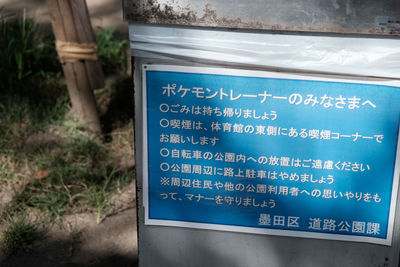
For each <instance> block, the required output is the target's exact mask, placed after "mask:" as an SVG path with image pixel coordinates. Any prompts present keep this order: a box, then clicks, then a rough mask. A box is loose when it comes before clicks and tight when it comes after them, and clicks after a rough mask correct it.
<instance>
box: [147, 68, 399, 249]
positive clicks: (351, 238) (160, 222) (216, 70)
mask: <svg viewBox="0 0 400 267" xmlns="http://www.w3.org/2000/svg"><path fill="white" fill-rule="evenodd" d="M166 69H168V70H169V71H177V72H189V73H190V72H193V73H209V74H225V75H227V74H229V75H241V76H248V77H254V76H255V75H259V76H260V77H268V78H285V79H296V80H301V79H303V80H314V81H334V82H346V83H363V84H379V85H395V84H396V82H390V81H389V82H388V81H386V82H382V81H372V80H361V79H359V80H355V79H352V80H349V79H344V78H342V79H338V78H335V79H333V78H323V77H320V76H310V75H306V74H302V75H295V74H283V73H279V74H278V73H273V72H264V71H263V72H260V71H246V70H240V69H226V68H212V67H208V68H205V67H201V68H199V67H190V70H191V71H187V69H188V67H187V66H185V67H181V66H174V65H151V64H150V65H144V66H143V69H142V83H143V84H142V88H143V91H142V92H143V95H142V103H143V104H142V105H143V110H142V112H143V113H142V114H143V118H142V119H143V128H142V130H143V132H142V134H143V148H144V150H143V190H144V191H143V198H144V201H143V206H144V208H145V214H144V223H145V224H148V225H160V226H178V227H190V228H197V229H207V230H223V231H232V232H244V233H256V234H270V235H279V236H291V237H308V238H316V239H328V240H341V241H355V242H371V243H376V244H382V245H388V246H390V245H391V240H392V234H393V227H394V218H395V209H396V205H395V203H396V200H397V192H398V190H397V189H398V184H399V149H398V148H399V138H397V151H396V164H395V170H394V177H393V184H392V195H391V208H390V213H389V226H388V235H387V238H386V239H380V238H379V239H378V238H373V237H360V236H349V235H338V234H328V233H323V234H321V233H310V232H301V231H288V230H275V229H258V228H251V227H244V226H227V225H218V224H206V223H194V222H181V221H170V220H155V219H150V218H149V209H148V208H147V207H148V184H147V182H148V176H147V175H148V173H147V169H148V168H147V162H148V154H147V149H146V147H147V144H148V140H147V111H146V107H147V102H146V101H147V96H146V88H147V87H146V76H145V74H146V70H161V71H162V70H164V71H165V70H166ZM184 69H185V70H186V71H184Z"/></svg>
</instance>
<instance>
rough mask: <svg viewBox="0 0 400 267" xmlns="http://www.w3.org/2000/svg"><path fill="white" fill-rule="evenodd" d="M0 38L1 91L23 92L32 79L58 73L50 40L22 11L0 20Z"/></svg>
mask: <svg viewBox="0 0 400 267" xmlns="http://www.w3.org/2000/svg"><path fill="white" fill-rule="evenodd" d="M0 36H1V38H0V62H1V63H2V64H0V88H2V90H12V91H15V90H22V91H24V90H26V85H29V84H30V80H31V79H32V78H34V77H35V76H43V75H46V73H50V72H53V73H54V72H60V70H61V66H60V64H59V63H58V61H57V56H56V52H55V49H54V40H53V38H52V36H51V35H49V34H44V32H43V31H39V27H38V25H37V24H36V23H35V22H33V20H30V19H28V18H27V17H26V13H25V11H24V12H23V13H22V14H20V15H6V16H2V17H0ZM28 87H29V86H28ZM28 90H29V88H28Z"/></svg>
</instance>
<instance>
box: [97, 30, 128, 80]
mask: <svg viewBox="0 0 400 267" xmlns="http://www.w3.org/2000/svg"><path fill="white" fill-rule="evenodd" d="M96 39H97V47H98V53H99V58H100V61H101V63H102V67H103V71H104V73H105V74H106V75H109V74H115V73H119V72H121V71H126V69H127V64H128V63H127V52H126V45H127V41H126V39H118V38H116V35H115V30H114V29H103V28H100V32H98V33H97V34H96Z"/></svg>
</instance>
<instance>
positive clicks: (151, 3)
mask: <svg viewBox="0 0 400 267" xmlns="http://www.w3.org/2000/svg"><path fill="white" fill-rule="evenodd" d="M133 2H134V3H132V4H130V6H129V7H128V8H127V9H128V12H127V13H126V14H125V18H126V19H128V20H130V21H133V22H137V23H148V24H167V25H184V26H204V27H218V28H235V29H256V30H273V31H296V32H331V33H345V34H346V33H353V34H354V33H356V34H376V35H400V31H395V30H390V31H383V30H380V29H370V30H368V31H367V30H363V29H346V28H343V27H340V26H329V25H326V24H322V23H320V25H318V24H316V25H315V24H314V25H299V26H288V25H282V24H276V23H275V24H272V23H266V22H264V21H259V20H256V21H249V20H248V19H247V18H244V17H236V18H228V17H219V16H218V13H217V11H216V10H215V9H214V8H213V7H212V5H211V4H206V5H205V7H204V9H203V13H204V14H203V15H202V16H199V15H198V14H197V13H196V12H195V11H192V10H190V9H189V8H187V7H180V6H177V5H176V4H163V5H161V4H160V3H158V2H157V0H142V1H133Z"/></svg>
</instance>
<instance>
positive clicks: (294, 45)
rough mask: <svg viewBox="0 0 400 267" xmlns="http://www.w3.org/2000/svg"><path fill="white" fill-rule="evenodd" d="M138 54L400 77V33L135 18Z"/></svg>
mask: <svg viewBox="0 0 400 267" xmlns="http://www.w3.org/2000/svg"><path fill="white" fill-rule="evenodd" d="M129 31H130V42H131V53H132V56H137V57H146V58H164V59H175V60H182V59H184V60H187V61H196V62H213V63H219V64H230V65H240V66H254V67H263V68H268V69H276V70H282V71H285V70H286V71H287V70H289V71H301V72H314V73H331V74H339V75H341V74H345V75H359V76H367V77H380V78H385V79H399V78H400V39H389V38H371V37H349V36H315V35H306V34H299V35H292V34H271V33H266V32H257V33H254V32H238V31H229V30H224V31H222V30H213V29H198V28H187V27H171V26H154V25H142V24H131V25H130V26H129Z"/></svg>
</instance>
